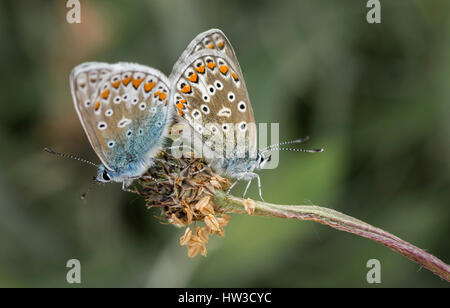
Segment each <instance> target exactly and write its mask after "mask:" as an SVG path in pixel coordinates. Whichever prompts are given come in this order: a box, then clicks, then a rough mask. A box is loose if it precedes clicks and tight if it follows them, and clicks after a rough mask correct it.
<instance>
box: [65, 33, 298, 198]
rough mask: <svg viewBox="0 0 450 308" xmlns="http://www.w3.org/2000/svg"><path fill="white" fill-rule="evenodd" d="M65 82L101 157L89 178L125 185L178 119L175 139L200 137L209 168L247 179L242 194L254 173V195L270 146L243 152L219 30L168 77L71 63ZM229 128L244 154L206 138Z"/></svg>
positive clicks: (239, 94) (242, 127)
mask: <svg viewBox="0 0 450 308" xmlns="http://www.w3.org/2000/svg"><path fill="white" fill-rule="evenodd" d="M70 84H71V90H72V96H73V99H74V102H75V109H76V111H77V113H78V116H79V118H80V120H81V123H82V125H83V128H84V130H85V132H86V134H87V136H88V138H89V141H90V143H91V145H92V147H93V148H94V150H95V152H96V153H97V155H98V156H99V158H100V160H101V161H102V164H101V165H99V166H98V173H97V177H96V179H97V181H99V182H110V181H114V182H122V183H123V187H126V186H128V185H130V184H131V182H132V181H133V180H134V179H136V178H139V177H140V176H142V175H143V174H144V173H145V172H146V171H147V169H148V168H149V167H151V165H152V163H153V159H154V156H155V154H156V152H157V151H159V150H160V149H161V148H162V144H163V141H164V138H165V136H167V133H168V129H169V127H170V125H171V124H172V121H173V118H176V119H175V120H176V121H177V122H179V123H180V124H181V125H183V130H182V131H183V132H184V134H183V135H182V136H181V137H182V138H188V137H187V136H192V135H193V136H194V138H197V139H198V140H200V141H201V144H202V147H203V148H202V149H200V150H201V151H204V153H205V158H206V159H207V160H208V162H209V164H210V166H211V167H212V168H213V169H214V170H215V171H216V172H218V173H220V174H222V175H224V176H229V177H231V178H233V179H236V181H235V183H234V184H236V183H237V182H238V181H239V180H247V181H248V185H247V188H246V190H245V192H246V191H247V189H248V187H249V185H250V183H251V180H252V179H254V178H257V179H258V184H259V192H260V196H261V184H260V179H259V176H258V175H257V174H256V173H254V171H255V170H258V169H261V168H262V167H263V166H264V165H265V164H266V163H267V162H268V161H269V160H270V156H265V155H264V154H265V152H267V151H269V150H271V149H272V148H270V147H269V148H266V149H265V150H263V151H256V150H255V151H254V152H252V153H251V152H250V151H252V149H256V131H255V130H254V129H251V128H252V127H254V122H255V120H254V116H253V110H252V106H251V104H250V101H249V97H248V93H247V88H246V86H245V82H244V78H243V75H242V71H241V69H240V66H239V63H238V61H237V58H236V55H235V53H234V51H233V48H232V47H231V44H230V42H229V41H228V39H227V38H226V36H225V35H224V34H223V32H222V31H220V30H218V29H211V30H209V31H206V32H203V33H201V34H199V35H198V36H197V37H196V38H195V39H194V40H193V41H192V42H191V43H190V44H189V46H188V47H187V48H186V50H185V51H184V52H183V54H182V55H181V57H180V58H179V60H178V61H177V62H176V64H175V66H174V68H173V71H172V74H171V75H170V77H169V78H167V77H166V76H165V75H164V74H163V73H161V72H160V71H158V70H156V69H153V68H150V67H147V66H143V65H139V64H133V63H122V62H121V63H116V64H107V63H100V62H88V63H83V64H81V65H79V66H77V67H75V69H74V70H73V71H72V74H71V76H70ZM186 133H187V134H186ZM230 133H232V134H236V136H238V135H239V136H241V139H242V140H243V141H244V142H243V143H244V144H246V145H248V146H247V148H246V150H245V151H246V152H245V153H244V155H239V156H238V155H233V154H231V156H230V155H227V157H225V156H223V155H222V154H221V153H219V151H217V150H216V149H213V146H212V145H211V140H213V139H214V137H217V136H219V135H220V136H221V137H223V136H226V135H227V134H230ZM225 140H226V141H225V143H226V144H225V146H226V147H227V149H229V152H228V153H237V147H238V143H237V141H236V140H237V137H236V138H235V137H232V138H225ZM189 141H190V140H189ZM301 141H302V140H299V141H293V142H290V143H295V142H301ZM276 146H278V145H276ZM205 149H206V151H205ZM196 150H198V149H196ZM252 154H254V155H252ZM234 184H233V186H234ZM230 189H231V188H230ZM244 194H245V193H244ZM261 199H262V197H261Z"/></svg>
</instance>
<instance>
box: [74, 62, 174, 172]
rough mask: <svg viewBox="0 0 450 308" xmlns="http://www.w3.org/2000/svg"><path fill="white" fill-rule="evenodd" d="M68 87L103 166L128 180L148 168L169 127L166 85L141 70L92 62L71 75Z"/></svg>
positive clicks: (157, 74) (148, 70)
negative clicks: (121, 173)
mask: <svg viewBox="0 0 450 308" xmlns="http://www.w3.org/2000/svg"><path fill="white" fill-rule="evenodd" d="M93 78H94V79H95V83H93V82H92V79H93ZM71 87H72V95H73V97H74V102H75V108H76V110H77V113H78V115H79V117H80V120H81V122H82V125H83V127H84V130H85V132H86V134H87V136H88V139H89V141H90V143H91V145H92V147H93V148H94V150H95V152H96V153H97V155H98V156H99V158H100V160H101V161H102V163H103V164H104V165H105V166H106V167H107V168H108V169H110V170H113V171H118V172H127V171H128V173H130V174H133V171H135V170H140V171H141V170H142V169H145V167H148V164H149V158H150V157H151V156H152V151H156V150H158V149H159V146H160V144H161V142H162V139H163V135H164V134H165V130H166V128H167V126H168V125H167V122H168V120H169V112H168V99H169V81H168V79H167V78H166V77H165V76H164V75H163V74H162V73H161V72H159V71H157V70H155V69H152V68H149V67H146V66H143V65H138V64H132V63H116V64H107V63H96V62H93V63H87V64H81V65H79V66H77V67H76V68H75V69H74V70H73V72H72V75H71Z"/></svg>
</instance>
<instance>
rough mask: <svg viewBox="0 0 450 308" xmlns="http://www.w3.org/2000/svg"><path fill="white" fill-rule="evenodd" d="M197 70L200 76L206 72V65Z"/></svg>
mask: <svg viewBox="0 0 450 308" xmlns="http://www.w3.org/2000/svg"><path fill="white" fill-rule="evenodd" d="M195 70H196V71H197V72H199V73H200V74H203V73H204V72H205V65H202V66H199V67H196V68H195Z"/></svg>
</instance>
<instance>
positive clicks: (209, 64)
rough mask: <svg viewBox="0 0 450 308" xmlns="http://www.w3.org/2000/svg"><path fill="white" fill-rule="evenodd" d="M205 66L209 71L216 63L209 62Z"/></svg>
mask: <svg viewBox="0 0 450 308" xmlns="http://www.w3.org/2000/svg"><path fill="white" fill-rule="evenodd" d="M207 65H208V67H209V68H210V69H214V67H216V63H214V62H209V63H208V64H207Z"/></svg>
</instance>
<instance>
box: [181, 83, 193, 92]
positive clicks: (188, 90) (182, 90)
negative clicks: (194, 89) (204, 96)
mask: <svg viewBox="0 0 450 308" xmlns="http://www.w3.org/2000/svg"><path fill="white" fill-rule="evenodd" d="M181 92H183V93H190V92H191V86H189V85H186V86H184V87H183V89H181Z"/></svg>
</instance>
